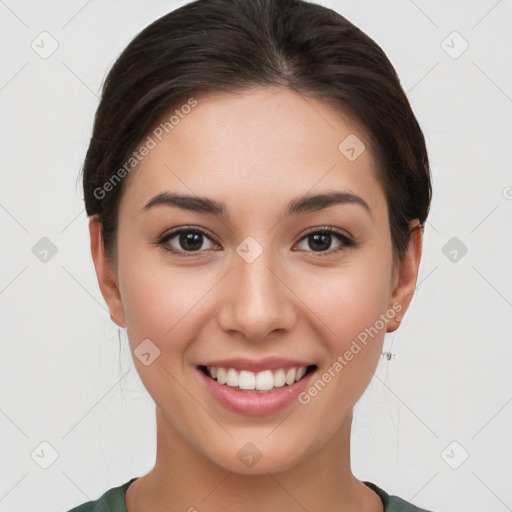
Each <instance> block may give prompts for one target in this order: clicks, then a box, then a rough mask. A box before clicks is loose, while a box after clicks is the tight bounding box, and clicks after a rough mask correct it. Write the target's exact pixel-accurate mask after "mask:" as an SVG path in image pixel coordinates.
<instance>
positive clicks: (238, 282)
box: [221, 237, 293, 339]
mask: <svg viewBox="0 0 512 512" xmlns="http://www.w3.org/2000/svg"><path fill="white" fill-rule="evenodd" d="M280 268H283V267H282V266H280V265H279V264H278V263H277V259H276V257H275V253H274V251H272V249H271V248H265V249H264V248H263V246H262V245H261V244H259V243H258V242H257V241H256V240H255V239H251V237H248V239H245V240H244V241H243V242H242V243H241V244H240V245H239V246H238V247H237V250H236V254H235V255H234V258H233V269H232V271H231V272H230V273H229V282H228V286H229V291H228V293H226V294H225V296H224V299H223V310H222V314H221V320H222V322H221V323H222V327H223V328H224V329H226V330H239V331H241V332H243V333H244V334H245V335H246V336H247V337H248V338H250V339H259V338H264V337H265V336H267V335H268V334H270V332H271V331H273V330H275V329H279V328H286V327H289V325H290V322H291V321H292V320H293V318H292V314H293V305H292V304H291V302H290V295H289V293H288V292H287V288H286V286H285V285H284V284H283V283H282V282H281V280H285V278H284V276H282V277H279V274H280V273H281V271H280V270H279V269H280Z"/></svg>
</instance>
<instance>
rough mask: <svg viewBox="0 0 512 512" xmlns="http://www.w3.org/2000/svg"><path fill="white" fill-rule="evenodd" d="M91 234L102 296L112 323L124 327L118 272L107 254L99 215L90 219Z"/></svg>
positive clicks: (93, 255)
mask: <svg viewBox="0 0 512 512" xmlns="http://www.w3.org/2000/svg"><path fill="white" fill-rule="evenodd" d="M89 233H90V235H91V255H92V259H93V262H94V268H95V269H96V277H97V278H98V284H99V286H100V290H101V294H102V295H103V298H104V299H105V302H106V303H107V306H108V309H109V310H110V313H111V318H112V321H113V322H114V323H115V324H117V325H118V326H119V327H124V324H125V318H124V311H123V305H122V303H121V295H120V293H119V287H118V283H117V276H116V271H115V269H114V267H113V265H112V262H111V261H110V260H109V259H108V258H107V256H106V254H105V247H104V245H103V236H102V224H101V221H100V220H99V217H98V216H97V215H93V216H92V217H91V218H90V219H89Z"/></svg>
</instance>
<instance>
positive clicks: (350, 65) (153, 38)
mask: <svg viewBox="0 0 512 512" xmlns="http://www.w3.org/2000/svg"><path fill="white" fill-rule="evenodd" d="M276 85H277V86H282V87H287V88H289V89H292V90H294V91H296V92H298V93H300V94H303V95H306V96H308V95H309V96H310V97H313V98H316V99H320V100H323V101H325V102H327V103H329V104H330V105H332V106H334V107H337V108H339V109H341V111H342V112H344V113H347V114H348V115H349V116H352V118H353V119H355V120H356V121H357V122H358V123H360V124H361V125H362V126H363V127H365V128H366V131H367V132H368V136H369V138H370V142H371V144H370V145H371V147H372V150H373V155H374V157H375V160H376V162H377V164H378V176H377V178H378V180H379V182H380V183H381V185H382V187H383V190H384V192H385V195H386V198H387V204H388V213H389V222H390V231H391V238H392V245H393V256H394V259H395V261H398V260H401V259H402V258H403V256H404V255H405V253H406V251H407V245H408V242H409V237H410V234H411V230H410V228H409V222H410V221H411V220H413V219H416V218H417V219H419V221H420V225H419V226H418V227H420V228H421V229H422V230H423V229H424V222H425V220H426V218H427V215H428V211H429V208H430V201H431V194H432V187H431V182H430V170H429V161H428V155H427V150H426V147H425V139H424V136H423V133H422V131H421V128H420V126H419V125H418V122H417V120H416V118H415V116H414V114H413V112H412V109H411V106H410V104H409V101H408V99H407V97H406V95H405V92H404V91H403V89H402V87H401V85H400V82H399V78H398V76H397V74H396V71H395V70H394V68H393V66H392V64H391V63H390V61H389V60H388V58H387V57H386V55H385V54H384V52H383V51H382V49H381V48H380V47H379V46H378V45H377V44H376V43H375V42H374V41H373V40H372V39H371V38H370V37H368V36H367V35H366V34H365V33H364V32H362V31H361V30H360V29H359V28H357V27H356V26H354V25H353V24H352V23H351V22H350V21H348V20H347V19H346V18H344V17H343V16H341V15H340V14H338V13H336V12H335V11H333V10H331V9H328V8H326V7H323V6H320V5H317V4H314V3H309V2H306V1H303V0H197V1H194V2H190V3H188V4H186V5H184V6H182V7H180V8H178V9H176V10H174V11H172V12H170V13H168V14H166V15H165V16H163V17H161V18H159V19H158V20H156V21H155V22H153V23H151V24H150V25H149V26H147V27H146V28H145V29H144V30H142V31H141V32H140V33H139V34H138V35H137V36H136V37H135V38H134V39H133V40H132V41H131V42H130V44H129V45H128V46H127V47H126V48H125V49H124V51H123V52H122V53H121V55H120V56H119V57H118V59H117V61H116V62H115V63H114V65H113V66H112V69H111V70H110V72H109V73H108V75H107V77H106V79H105V81H104V83H103V88H102V95H101V101H100V103H99V106H98V109H97V111H96V115H95V119H94V128H93V132H92V136H91V140H90V144H89V148H88V150H87V155H86V158H85V161H84V165H83V168H82V171H83V188H84V199H85V208H86V212H87V215H88V216H91V215H95V214H97V215H98V217H99V220H101V223H102V236H103V243H104V246H105V251H106V254H107V256H108V257H109V258H111V259H112V260H113V261H114V262H115V260H116V250H115V247H116V233H117V224H118V209H119V208H118V207H119V201H120V198H121V193H122V189H123V183H124V182H125V181H126V180H124V179H122V177H123V176H124V175H126V173H127V167H126V162H128V161H130V158H132V159H133V154H134V151H136V150H137V148H138V146H139V145H140V144H141V142H142V141H143V140H144V139H145V137H146V136H147V134H148V133H149V132H150V130H151V129H152V127H153V126H154V125H155V123H156V122H157V121H159V120H160V119H161V118H162V116H163V115H164V114H165V113H167V112H170V111H171V109H173V108H174V107H176V106H177V105H179V104H186V103H187V101H188V102H190V98H191V97H192V96H193V95H196V96H197V95H199V94H201V93H203V92H241V91H244V90H247V89H251V88H253V87H261V86H276ZM340 142H341V141H340ZM122 166H124V167H122ZM122 168H124V169H125V171H124V172H122V171H121V169H122ZM119 171H121V172H119ZM116 173H117V174H116ZM113 178H117V181H115V182H113ZM106 184H107V185H108V184H110V185H109V186H105V185H106Z"/></svg>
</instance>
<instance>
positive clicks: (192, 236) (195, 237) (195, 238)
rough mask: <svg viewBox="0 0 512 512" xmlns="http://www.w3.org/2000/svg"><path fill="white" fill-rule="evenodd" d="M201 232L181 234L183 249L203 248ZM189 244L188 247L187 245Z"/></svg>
mask: <svg viewBox="0 0 512 512" xmlns="http://www.w3.org/2000/svg"><path fill="white" fill-rule="evenodd" d="M201 237H202V234H201V233H187V234H181V235H180V245H181V247H182V248H183V249H187V248H188V249H190V250H197V249H200V248H201V245H202V240H201ZM194 244H195V245H194ZM187 245H188V247H187Z"/></svg>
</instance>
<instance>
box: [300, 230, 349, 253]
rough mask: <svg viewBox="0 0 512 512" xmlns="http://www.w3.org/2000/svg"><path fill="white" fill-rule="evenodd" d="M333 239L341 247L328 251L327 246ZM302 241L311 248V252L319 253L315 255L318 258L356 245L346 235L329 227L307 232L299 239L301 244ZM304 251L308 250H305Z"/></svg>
mask: <svg viewBox="0 0 512 512" xmlns="http://www.w3.org/2000/svg"><path fill="white" fill-rule="evenodd" d="M333 237H334V238H335V239H337V240H338V241H339V242H341V245H339V246H338V247H336V248H334V249H329V246H330V245H331V243H332V241H333ZM303 241H305V242H306V244H307V245H308V246H309V247H310V248H311V250H312V252H314V253H320V254H317V255H318V256H324V255H325V254H327V255H328V254H332V253H335V252H339V251H342V250H344V249H345V248H347V247H351V246H355V245H357V243H356V242H355V241H354V240H352V239H351V238H349V237H348V236H347V235H345V234H344V233H342V232H341V231H338V230H337V229H334V228H330V227H323V228H321V229H317V230H316V231H311V232H309V233H308V234H307V235H306V236H305V237H303V238H302V239H301V242H303ZM326 249H327V250H326ZM306 250H309V249H307V248H306Z"/></svg>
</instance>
